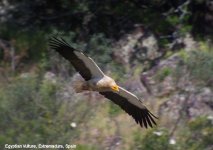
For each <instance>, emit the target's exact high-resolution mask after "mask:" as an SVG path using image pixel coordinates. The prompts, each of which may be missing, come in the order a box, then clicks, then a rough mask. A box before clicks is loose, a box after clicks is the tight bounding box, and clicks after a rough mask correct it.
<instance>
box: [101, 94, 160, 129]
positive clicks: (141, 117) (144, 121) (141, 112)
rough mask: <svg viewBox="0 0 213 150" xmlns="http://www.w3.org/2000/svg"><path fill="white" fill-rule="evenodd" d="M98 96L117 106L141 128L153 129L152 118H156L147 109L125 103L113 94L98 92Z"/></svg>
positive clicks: (153, 122)
mask: <svg viewBox="0 0 213 150" xmlns="http://www.w3.org/2000/svg"><path fill="white" fill-rule="evenodd" d="M100 94H102V95H104V96H105V97H106V98H108V99H110V100H111V101H113V102H114V103H115V104H117V105H119V106H120V107H121V108H122V109H123V110H124V111H125V112H127V113H128V114H129V115H131V116H132V117H133V118H134V119H135V122H136V123H138V124H140V126H141V127H143V126H144V127H145V128H148V127H149V126H150V127H153V124H154V125H156V122H155V120H154V119H153V118H156V119H157V117H156V116H154V115H153V114H152V113H151V112H150V111H149V110H148V109H147V108H145V109H141V108H139V107H137V106H135V105H133V104H132V103H130V102H129V101H127V100H126V98H125V97H122V96H121V95H119V94H116V93H113V92H100Z"/></svg>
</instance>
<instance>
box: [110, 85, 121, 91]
mask: <svg viewBox="0 0 213 150" xmlns="http://www.w3.org/2000/svg"><path fill="white" fill-rule="evenodd" d="M111 89H112V90H113V91H116V92H118V91H119V87H118V85H116V84H115V85H112V86H111Z"/></svg>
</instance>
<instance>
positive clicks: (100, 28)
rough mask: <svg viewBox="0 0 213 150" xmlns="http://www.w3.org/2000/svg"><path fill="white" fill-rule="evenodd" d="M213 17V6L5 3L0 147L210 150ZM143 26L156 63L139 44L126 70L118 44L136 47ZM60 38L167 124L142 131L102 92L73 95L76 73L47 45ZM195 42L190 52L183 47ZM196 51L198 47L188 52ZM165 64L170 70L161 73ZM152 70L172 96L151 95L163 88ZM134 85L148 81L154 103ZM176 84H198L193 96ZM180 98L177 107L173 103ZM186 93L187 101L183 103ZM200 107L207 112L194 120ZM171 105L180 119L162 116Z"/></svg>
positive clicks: (0, 9) (60, 0)
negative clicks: (137, 33)
mask: <svg viewBox="0 0 213 150" xmlns="http://www.w3.org/2000/svg"><path fill="white" fill-rule="evenodd" d="M212 11H213V4H212V1H210V0H178V1H177V0H176V1H175V0H150V1H139V0H125V1H124V0H102V1H96V0H55V1H54V2H53V1H51V0H36V1H29V0H19V1H14V0H2V1H0V110H1V111H0V146H1V147H2V148H4V144H6V143H7V144H24V143H27V144H28V143H29V144H39V143H42V144H76V145H77V149H79V150H81V149H82V150H84V149H85V150H93V149H110V150H113V149H138V150H139V149H141V150H167V149H168V150H173V149H174V150H182V149H186V150H201V149H205V150H211V149H213V128H212V126H213V111H212V110H213V96H212V90H213V78H212V74H213V49H212V45H213V44H212V37H213V30H212V29H213V28H212V27H213V19H212V18H213V15H212V14H213V13H212ZM138 27H139V28H140V29H142V30H143V33H146V34H147V36H148V35H153V36H154V37H155V39H156V41H157V42H156V43H157V52H158V53H159V57H154V58H152V57H150V55H149V54H148V53H149V51H150V49H143V48H141V47H140V45H137V44H136V46H134V47H133V48H132V49H134V50H135V51H134V52H135V53H134V54H129V55H128V56H131V58H130V59H129V60H130V61H127V63H121V62H120V60H121V59H120V58H119V56H121V57H122V52H123V49H122V48H123V47H122V46H121V47H120V48H118V46H117V45H119V43H121V42H123V43H125V42H127V43H128V44H127V45H129V49H131V45H132V42H131V41H130V40H131V39H132V38H133V37H130V38H125V37H128V35H134V34H135V32H134V31H135V30H136V31H137V29H138ZM55 33H59V34H61V35H62V36H63V37H64V38H65V39H66V40H67V41H68V42H70V43H71V44H72V45H73V46H75V47H77V48H79V49H82V50H83V51H84V52H85V53H86V54H88V55H89V56H91V57H92V58H94V59H95V61H96V62H97V63H98V65H99V66H100V67H101V68H102V69H103V70H104V72H106V73H107V74H110V75H111V76H113V77H114V78H115V79H116V80H117V81H118V82H120V83H121V85H125V87H126V88H127V89H130V90H131V91H132V92H134V93H135V94H138V95H142V96H143V97H145V103H146V104H147V105H148V106H149V108H150V109H151V110H152V111H153V112H154V113H155V114H157V115H158V116H159V117H160V119H159V120H158V126H157V127H155V128H154V129H148V130H145V129H141V128H140V127H139V126H137V125H136V123H134V121H133V120H132V118H131V117H129V116H128V115H127V114H125V113H124V112H123V111H122V110H121V109H120V108H119V107H117V106H115V105H114V104H112V103H110V102H109V101H108V100H106V99H104V98H103V97H101V96H99V95H98V94H97V93H90V92H89V93H88V92H86V93H83V94H76V93H74V92H73V89H72V81H73V80H74V79H75V78H76V74H75V71H74V69H73V68H72V67H71V66H70V64H69V63H68V62H67V61H65V60H64V59H62V58H61V57H60V56H58V54H56V53H55V52H53V51H51V50H50V49H49V47H48V38H49V37H50V36H51V35H52V34H55ZM188 35H190V37H191V39H193V41H194V43H193V44H190V41H188V40H185V39H186V37H187V36H188ZM140 40H142V41H143V40H145V39H140ZM138 43H139V42H138ZM121 45H122V44H121ZM190 45H195V46H194V47H193V48H191V49H190V50H188V49H187V46H190ZM119 49H120V51H119ZM140 50H141V51H142V54H141V53H139V51H140ZM145 52H146V53H145ZM116 53H118V55H116ZM151 54H154V53H151ZM173 56H175V57H176V56H177V57H178V59H179V61H178V63H177V64H176V65H175V67H173V66H170V65H171V64H173V62H170V61H169V60H170V58H171V57H172V58H173ZM167 61H168V66H165V67H162V68H160V69H159V67H158V66H159V65H161V63H162V62H167ZM156 67H157V68H158V69H156ZM156 70H157V71H156ZM152 72H154V75H152V76H153V79H152V80H151V81H153V80H154V81H155V83H156V85H155V86H156V87H158V88H154V89H158V90H157V91H162V90H165V89H166V88H165V86H166V84H165V83H170V82H169V81H168V80H169V79H170V78H172V79H174V85H173V86H172V87H175V89H174V90H173V91H170V92H169V93H167V94H165V93H164V94H163V96H162V95H160V96H159V95H157V94H155V93H152V92H150V90H149V89H150V88H151V91H156V90H152V84H151V83H150V84H148V83H147V82H146V80H143V76H142V75H143V74H144V73H148V74H149V73H152ZM136 78H140V79H141V82H142V84H143V86H144V87H146V90H147V93H148V96H145V95H144V93H143V92H140V90H139V92H138V91H137V90H134V89H135V88H136V84H135V86H134V87H133V88H132V87H131V86H130V82H132V83H134V81H135V79H136ZM182 80H183V81H182ZM143 81H144V82H143ZM179 83H187V84H188V83H189V84H190V85H191V84H192V86H191V87H192V89H196V90H195V91H194V90H190V89H191V88H189V90H188V88H187V86H185V85H184V86H182V87H181V86H179ZM147 84H148V85H150V86H147ZM160 87H161V88H160ZM203 89H206V90H205V91H207V93H208V94H207V95H205V96H204V97H202V98H201V99H196V98H194V99H193V97H192V96H191V95H193V94H194V95H198V97H199V92H197V91H202V90H203ZM173 93H176V94H177V97H178V98H179V99H180V101H178V102H176V103H173V99H172V98H171V97H172V96H171V94H173ZM182 95H184V96H186V97H187V96H188V95H189V96H188V97H187V98H186V99H185V101H184V103H182V102H181V97H182ZM195 97H196V96H195ZM206 97H208V99H207V98H206ZM187 100H188V101H187ZM174 101H175V100H174ZM197 101H199V102H200V103H205V104H206V105H207V107H208V108H209V110H210V111H208V112H207V110H206V111H204V112H205V113H202V112H201V114H199V115H194V116H193V115H189V114H188V110H190V108H191V106H194V105H193V104H194V103H196V102H197ZM169 102H171V103H173V104H172V106H175V107H176V106H177V107H178V106H179V107H181V109H178V112H177V113H178V114H179V117H177V116H176V115H175V114H172V113H171V112H172V111H170V112H164V113H162V111H161V110H162V109H163V110H165V111H166V110H169V109H171V108H173V107H171V108H170V103H169ZM196 107H197V109H202V108H203V105H200V104H199V105H196ZM174 110H176V109H174ZM167 114H171V116H170V117H168V116H167ZM176 117H177V118H176ZM173 119H176V120H173ZM172 120H173V121H172Z"/></svg>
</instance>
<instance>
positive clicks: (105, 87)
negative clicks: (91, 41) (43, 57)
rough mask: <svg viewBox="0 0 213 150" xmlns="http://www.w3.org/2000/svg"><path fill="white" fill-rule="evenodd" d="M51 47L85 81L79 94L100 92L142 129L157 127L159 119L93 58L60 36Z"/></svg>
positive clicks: (51, 42)
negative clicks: (102, 69) (108, 74)
mask: <svg viewBox="0 0 213 150" xmlns="http://www.w3.org/2000/svg"><path fill="white" fill-rule="evenodd" d="M49 46H50V48H51V49H53V50H56V51H57V52H58V53H59V54H60V55H62V56H63V57H64V58H65V59H67V60H68V61H69V62H70V63H71V64H72V65H73V67H74V68H75V70H76V71H77V72H79V74H80V75H81V76H82V77H83V78H84V80H85V81H82V83H81V84H79V85H78V87H76V91H77V92H82V91H85V90H88V91H98V92H99V93H100V94H102V95H103V96H105V97H106V98H108V99H110V100H111V101H112V102H114V103H115V104H117V105H119V106H120V107H121V108H122V109H123V110H124V111H126V113H128V114H129V115H131V116H132V117H133V118H134V119H135V121H136V123H138V124H140V126H141V127H146V128H148V127H153V124H155V125H156V122H155V120H154V118H157V117H156V116H154V115H153V114H152V113H151V112H150V111H149V110H148V109H147V108H146V106H144V105H143V103H142V101H141V100H140V99H139V98H138V97H137V96H135V95H134V94H132V93H131V92H129V91H127V90H125V89H124V88H122V87H120V86H118V85H117V84H116V82H115V81H114V80H113V79H112V78H110V77H109V76H107V75H105V74H104V73H103V72H102V71H101V69H100V68H99V67H98V66H97V64H96V63H95V62H94V61H93V60H92V58H90V57H88V56H87V55H85V54H83V53H82V51H79V50H76V49H75V48H73V47H72V46H71V45H70V44H68V43H67V42H66V41H65V40H64V39H63V38H61V37H58V36H52V37H51V38H50V39H49Z"/></svg>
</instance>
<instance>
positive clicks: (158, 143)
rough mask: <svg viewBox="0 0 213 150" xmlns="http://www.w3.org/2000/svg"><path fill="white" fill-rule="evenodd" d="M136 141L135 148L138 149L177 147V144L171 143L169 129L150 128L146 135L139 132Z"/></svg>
mask: <svg viewBox="0 0 213 150" xmlns="http://www.w3.org/2000/svg"><path fill="white" fill-rule="evenodd" d="M134 142H135V143H134V149H137V150H173V149H174V148H175V145H171V144H170V143H169V134H168V131H167V130H159V131H158V130H157V131H155V130H149V131H148V132H146V133H145V134H144V135H142V134H141V133H139V132H137V133H136V134H135V139H134Z"/></svg>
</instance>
